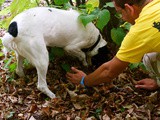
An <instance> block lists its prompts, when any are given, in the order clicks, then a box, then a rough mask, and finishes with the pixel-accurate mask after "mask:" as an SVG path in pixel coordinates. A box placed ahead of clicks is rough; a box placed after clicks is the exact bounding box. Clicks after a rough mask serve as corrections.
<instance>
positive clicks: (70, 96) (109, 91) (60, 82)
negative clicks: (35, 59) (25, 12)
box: [0, 31, 160, 120]
mask: <svg viewBox="0 0 160 120" xmlns="http://www.w3.org/2000/svg"><path fill="white" fill-rule="evenodd" d="M1 34H3V32H2V31H1ZM10 54H11V55H12V56H13V54H12V52H11V53H10ZM10 57H11V56H10ZM3 60H4V56H2V57H0V76H1V77H0V118H1V119H7V120H123V119H124V120H158V119H160V104H159V100H160V93H159V92H158V91H152V92H150V91H146V90H138V89H135V88H134V83H135V82H136V81H137V80H139V79H141V78H144V77H146V76H147V74H145V73H144V71H142V70H141V69H136V70H132V71H131V70H130V69H126V70H125V71H124V72H123V73H122V74H120V75H119V76H118V77H117V78H116V79H114V81H113V84H101V85H99V86H96V87H91V88H84V87H82V86H75V85H73V84H72V83H70V82H69V81H67V80H66V78H65V74H66V73H65V71H64V70H63V69H62V67H61V66H60V65H61V64H63V63H67V64H69V65H71V66H76V67H78V68H79V69H81V70H84V71H86V72H87V73H90V72H91V71H93V70H94V68H91V67H90V68H85V67H83V66H82V65H81V63H80V62H79V61H78V60H77V59H73V58H71V57H69V56H64V57H57V58H56V59H55V60H54V61H51V62H50V65H49V70H48V74H47V83H48V86H49V88H50V89H51V90H52V91H53V92H54V93H55V94H56V96H57V98H56V99H50V98H48V97H47V96H46V95H44V94H43V93H41V92H40V91H39V90H38V89H37V87H36V85H37V74H36V70H35V68H33V67H28V68H25V74H26V77H25V78H19V77H18V76H17V75H16V74H15V73H14V72H9V70H8V69H6V68H4V67H5V65H6V63H4V61H3ZM14 62H15V58H13V59H12V62H11V63H14Z"/></svg>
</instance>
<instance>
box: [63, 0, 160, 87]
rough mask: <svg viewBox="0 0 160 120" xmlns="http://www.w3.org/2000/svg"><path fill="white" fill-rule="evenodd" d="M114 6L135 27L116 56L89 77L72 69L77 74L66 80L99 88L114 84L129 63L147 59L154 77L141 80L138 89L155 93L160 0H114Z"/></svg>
mask: <svg viewBox="0 0 160 120" xmlns="http://www.w3.org/2000/svg"><path fill="white" fill-rule="evenodd" d="M113 3H114V6H115V8H116V10H117V12H119V13H120V14H122V19H123V20H125V21H127V22H129V23H131V24H132V25H133V26H132V27H131V28H130V31H129V33H128V34H127V35H126V37H125V38H124V40H123V42H122V44H121V47H120V49H119V51H118V52H117V54H116V56H115V57H114V58H113V59H112V60H110V61H109V62H106V63H104V64H102V65H101V66H100V67H99V68H98V69H96V70H95V71H94V72H93V73H91V74H89V75H86V74H85V73H84V72H83V71H80V70H78V69H76V68H74V67H72V68H71V69H72V71H73V73H67V74H66V77H67V78H68V79H69V80H70V81H71V82H73V83H74V84H82V85H85V86H95V85H98V84H101V83H107V82H111V81H112V79H113V78H115V77H117V76H118V75H119V74H120V73H121V72H122V71H123V70H124V69H125V68H126V67H127V66H128V64H129V63H137V62H140V61H141V60H142V58H143V62H144V64H145V66H146V67H147V68H148V70H149V72H150V73H151V77H152V78H146V79H142V80H139V81H138V82H137V84H136V85H135V87H136V88H143V89H148V90H155V89H157V88H158V87H160V83H159V76H160V54H159V53H160V0H113ZM143 56H144V57H143Z"/></svg>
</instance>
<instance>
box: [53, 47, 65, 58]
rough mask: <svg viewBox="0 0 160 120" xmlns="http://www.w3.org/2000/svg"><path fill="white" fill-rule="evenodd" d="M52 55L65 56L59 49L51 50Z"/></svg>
mask: <svg viewBox="0 0 160 120" xmlns="http://www.w3.org/2000/svg"><path fill="white" fill-rule="evenodd" d="M51 53H52V54H54V55H55V56H59V57H62V56H63V55H64V50H63V49H62V48H59V47H53V48H52V49H51Z"/></svg>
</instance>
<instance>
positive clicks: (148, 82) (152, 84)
mask: <svg viewBox="0 0 160 120" xmlns="http://www.w3.org/2000/svg"><path fill="white" fill-rule="evenodd" d="M135 87H136V88H143V89H147V90H156V89H157V88H158V85H157V82H156V81H155V80H154V79H150V78H146V79H142V80H140V81H138V82H137V84H136V85H135Z"/></svg>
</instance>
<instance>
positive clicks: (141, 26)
mask: <svg viewBox="0 0 160 120" xmlns="http://www.w3.org/2000/svg"><path fill="white" fill-rule="evenodd" d="M156 26H157V27H156ZM150 52H160V0H153V1H152V2H150V3H149V4H147V5H146V6H145V7H144V8H143V9H142V11H141V13H140V15H139V17H138V18H137V19H136V20H135V24H134V25H133V26H132V27H131V28H130V31H129V33H128V34H127V35H126V37H125V38H124V40H123V41H122V44H121V47H120V49H119V51H118V52H117V54H116V56H117V58H118V59H120V60H122V61H125V62H130V63H137V62H140V61H141V59H142V57H143V55H144V54H145V53H150Z"/></svg>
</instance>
